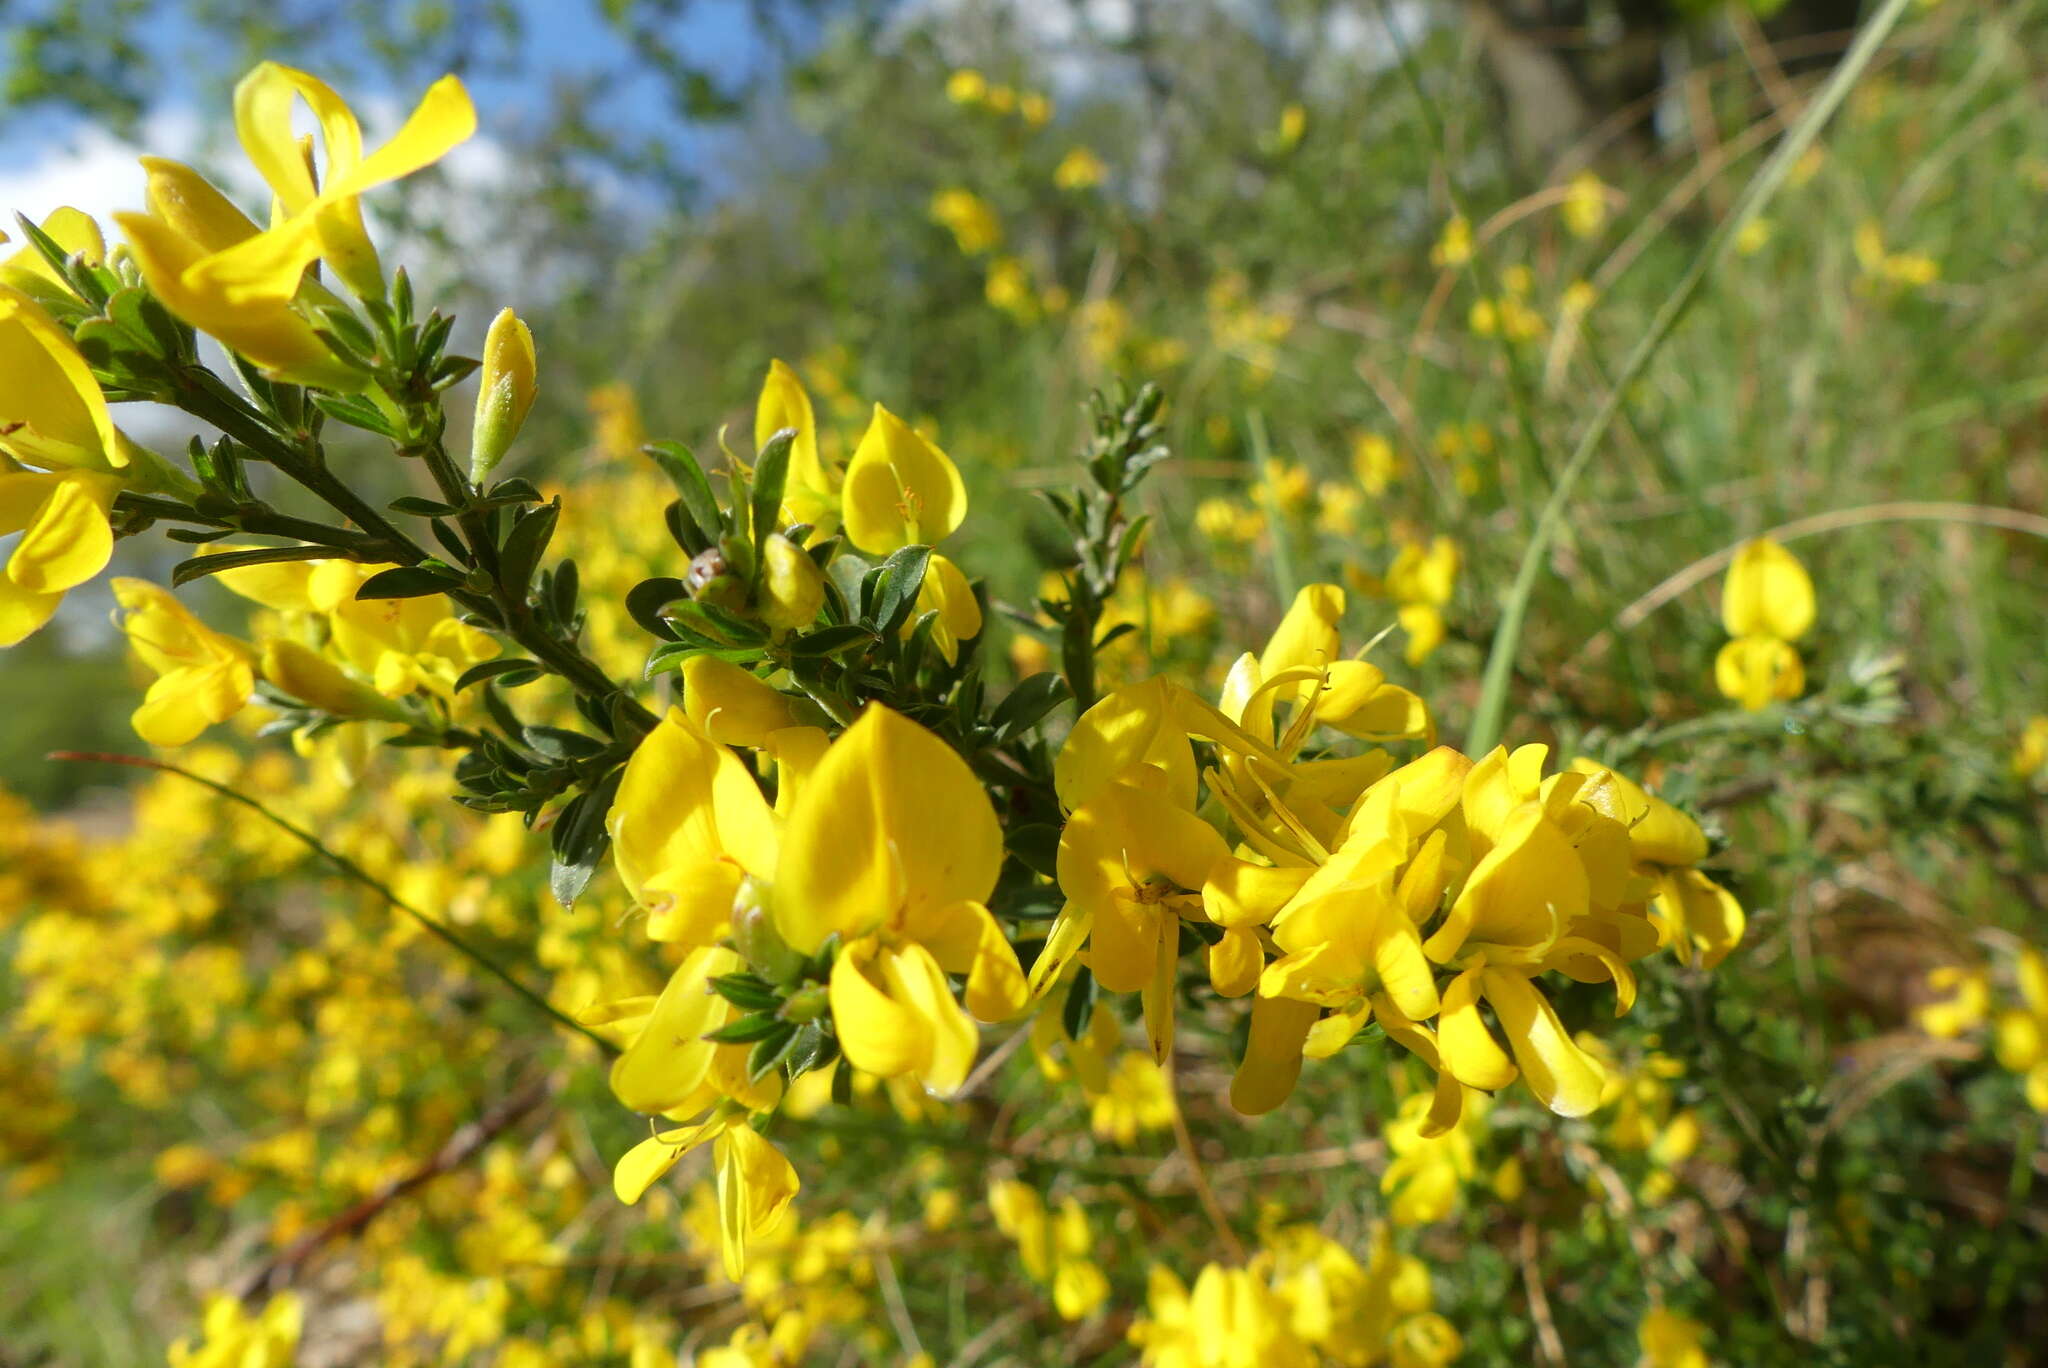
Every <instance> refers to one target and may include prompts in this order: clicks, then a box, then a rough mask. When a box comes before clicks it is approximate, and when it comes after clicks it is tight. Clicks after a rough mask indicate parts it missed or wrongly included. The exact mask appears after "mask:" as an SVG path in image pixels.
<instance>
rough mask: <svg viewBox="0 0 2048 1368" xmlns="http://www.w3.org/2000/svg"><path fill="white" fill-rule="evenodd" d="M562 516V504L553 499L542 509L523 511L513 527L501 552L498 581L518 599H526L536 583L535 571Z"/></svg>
mask: <svg viewBox="0 0 2048 1368" xmlns="http://www.w3.org/2000/svg"><path fill="white" fill-rule="evenodd" d="M561 517H562V501H561V500H560V499H553V500H550V501H549V502H547V503H544V504H542V505H541V506H540V507H539V508H528V509H523V510H521V511H520V513H519V515H518V521H517V522H514V523H513V524H512V531H511V534H510V535H509V536H507V537H506V538H505V545H504V546H503V547H501V548H500V549H499V551H498V580H499V582H500V583H501V584H503V585H504V586H505V588H506V589H507V590H509V591H510V592H511V593H512V595H513V597H514V598H515V599H517V598H520V597H523V596H524V595H525V593H526V589H527V586H528V585H529V584H531V583H532V582H533V572H534V570H535V568H536V567H538V566H539V565H540V558H541V556H542V555H543V554H544V553H545V552H546V551H547V549H548V542H549V540H550V539H552V538H553V537H554V535H555V525H556V523H558V522H559V521H560V520H561Z"/></svg>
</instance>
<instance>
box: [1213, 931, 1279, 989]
mask: <svg viewBox="0 0 2048 1368" xmlns="http://www.w3.org/2000/svg"><path fill="white" fill-rule="evenodd" d="M1265 967H1266V952H1265V948H1264V947H1263V946H1261V945H1260V944H1259V938H1258V936H1257V935H1256V934H1255V933H1253V932H1251V931H1247V930H1245V929H1244V928H1243V927H1238V928H1235V929H1233V930H1229V931H1225V932H1224V933H1223V939H1221V940H1219V941H1217V942H1216V943H1215V944H1214V945H1212V946H1210V947H1209V983H1210V985H1211V986H1212V987H1214V988H1215V989H1216V991H1217V992H1218V993H1219V994H1221V995H1222V996H1224V997H1227V998H1234V997H1243V996H1244V995H1245V994H1246V993H1249V992H1250V991H1251V990H1252V989H1254V988H1256V987H1258V986H1259V973H1260V971H1262V970H1263V969H1264V968H1265Z"/></svg>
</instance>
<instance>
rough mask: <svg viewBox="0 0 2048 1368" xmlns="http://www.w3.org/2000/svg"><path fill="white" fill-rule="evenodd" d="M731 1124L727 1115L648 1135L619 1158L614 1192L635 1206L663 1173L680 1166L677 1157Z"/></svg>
mask: <svg viewBox="0 0 2048 1368" xmlns="http://www.w3.org/2000/svg"><path fill="white" fill-rule="evenodd" d="M729 1124H731V1123H730V1122H729V1121H728V1120H727V1119H726V1118H724V1117H714V1118H712V1119H710V1120H707V1121H705V1122H703V1123H702V1124H701V1125H696V1126H688V1127H685V1128H684V1129H682V1130H671V1131H663V1132H662V1133H661V1134H659V1135H650V1136H648V1137H647V1138H646V1139H645V1140H642V1141H641V1142H640V1143H639V1144H637V1145H635V1146H633V1148H631V1149H629V1150H627V1151H626V1152H625V1153H624V1154H622V1155H620V1156H619V1162H618V1163H616V1164H614V1165H613V1166H612V1193H613V1195H614V1196H616V1197H617V1198H618V1199H619V1200H620V1201H622V1202H624V1203H625V1204H626V1205H627V1206H632V1205H633V1204H634V1203H635V1202H638V1201H639V1200H640V1199H641V1197H643V1196H645V1195H646V1193H647V1189H649V1188H651V1187H653V1186H654V1184H655V1183H656V1182H657V1181H659V1180H660V1178H661V1176H662V1175H663V1174H665V1173H667V1172H668V1171H669V1170H670V1169H672V1168H674V1167H675V1166H676V1161H677V1160H679V1159H681V1158H682V1157H683V1156H684V1155H686V1154H688V1153H689V1152H690V1151H691V1150H693V1149H695V1148H696V1147H697V1146H699V1145H701V1144H703V1143H704V1142H705V1141H706V1140H709V1139H710V1138H711V1137H712V1136H714V1135H716V1134H717V1133H718V1132H719V1131H721V1130H723V1129H724V1128H725V1127H726V1126H727V1125H729Z"/></svg>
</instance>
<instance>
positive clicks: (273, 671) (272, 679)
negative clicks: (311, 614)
mask: <svg viewBox="0 0 2048 1368" xmlns="http://www.w3.org/2000/svg"><path fill="white" fill-rule="evenodd" d="M262 672H263V678H264V679H265V681H267V682H268V683H270V684H271V685H272V686H273V687H275V688H276V689H277V690H278V691H279V692H280V693H285V694H289V695H291V696H292V697H293V698H296V699H297V700H299V702H301V703H304V704H306V705H307V706H309V707H314V708H318V709H319V710H320V711H322V712H325V713H332V714H333V715H334V716H336V717H382V718H389V719H392V720H402V719H403V718H404V716H405V714H404V713H403V712H402V711H401V710H400V709H399V708H398V707H397V705H396V704H394V703H392V702H391V700H389V699H387V698H385V697H384V696H383V695H382V694H379V693H378V692H377V691H376V690H375V689H372V688H371V687H369V686H368V685H367V684H363V683H360V682H359V681H357V680H355V679H353V678H351V677H350V676H349V675H348V674H347V673H345V672H344V671H343V670H342V669H341V668H340V667H339V666H337V665H336V664H334V662H333V661H331V660H329V659H327V657H325V656H323V655H321V654H320V653H319V652H318V651H316V650H314V649H313V648H312V647H310V646H307V645H306V644H305V643H303V642H299V641H293V640H292V639H291V638H289V637H277V638H274V639H272V640H270V641H266V642H264V643H263V659H262Z"/></svg>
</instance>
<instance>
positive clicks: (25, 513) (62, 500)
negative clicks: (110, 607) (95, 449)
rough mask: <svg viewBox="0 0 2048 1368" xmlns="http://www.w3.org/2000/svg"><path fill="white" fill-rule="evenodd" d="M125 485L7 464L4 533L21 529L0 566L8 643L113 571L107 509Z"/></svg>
mask: <svg viewBox="0 0 2048 1368" xmlns="http://www.w3.org/2000/svg"><path fill="white" fill-rule="evenodd" d="M0 459H4V458H0ZM120 489H121V480H120V478H119V477H118V476H114V475H99V474H94V473H92V472H90V471H83V470H63V471H56V472H51V473H45V472H42V471H33V470H20V469H16V470H14V471H12V472H8V471H7V468H6V467H5V466H4V465H0V537H4V536H9V535H12V534H14V533H17V532H18V533H20V534H21V539H20V540H19V541H17V542H16V543H15V544H14V546H13V548H12V549H11V550H10V551H9V552H8V553H7V559H6V566H5V569H4V570H0V646H12V645H14V644H15V643H16V642H18V641H20V640H22V639H23V638H25V637H27V636H28V635H29V634H30V633H31V632H34V631H35V630H36V629H37V628H39V627H41V626H42V625H43V624H44V623H46V622H48V621H49V620H50V617H51V615H52V614H54V613H55V612H56V611H57V605H58V603H59V602H61V601H62V600H63V598H64V593H65V591H66V590H68V589H72V588H75V587H76V586H78V585H80V584H83V583H85V582H86V581H87V580H89V579H91V578H92V577H93V576H94V575H97V574H98V573H99V572H100V571H101V570H104V569H105V568H106V565H107V561H108V560H109V559H110V558H111V557H112V555H113V551H114V532H113V527H112V525H111V524H110V523H109V522H108V521H107V513H108V510H110V509H111V508H112V507H113V506H114V496H115V495H116V494H118V493H119V492H120Z"/></svg>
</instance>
